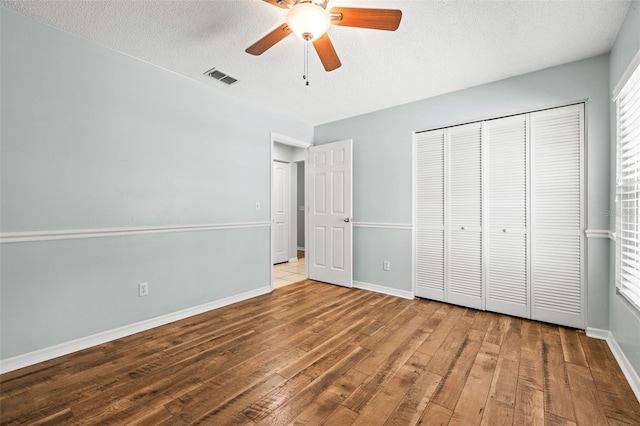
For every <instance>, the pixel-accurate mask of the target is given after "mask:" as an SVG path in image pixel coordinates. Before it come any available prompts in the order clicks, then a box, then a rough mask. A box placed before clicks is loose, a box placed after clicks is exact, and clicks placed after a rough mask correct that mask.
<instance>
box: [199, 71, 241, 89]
mask: <svg viewBox="0 0 640 426" xmlns="http://www.w3.org/2000/svg"><path fill="white" fill-rule="evenodd" d="M205 75H208V76H209V77H211V78H215V79H216V80H218V81H221V82H223V83H224V84H228V85H232V84H234V83H236V82H237V81H238V79H237V78H233V77H231V76H230V75H228V74H225V73H223V72H222V71H220V70H217V69H215V68H211V69H210V70H209V71H207V72H205Z"/></svg>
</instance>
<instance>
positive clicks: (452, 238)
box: [445, 123, 484, 309]
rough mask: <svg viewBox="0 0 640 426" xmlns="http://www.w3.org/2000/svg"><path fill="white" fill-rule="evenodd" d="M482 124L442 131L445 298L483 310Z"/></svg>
mask: <svg viewBox="0 0 640 426" xmlns="http://www.w3.org/2000/svg"><path fill="white" fill-rule="evenodd" d="M481 140H482V123H471V124H467V125H464V126H457V127H451V128H449V129H446V131H445V153H446V159H445V165H446V169H447V170H446V174H445V182H447V194H448V195H447V198H448V204H447V214H446V217H445V220H446V222H445V229H446V230H447V231H446V238H447V242H446V246H447V254H448V256H447V258H446V269H445V271H446V286H445V289H446V290H445V292H446V296H445V300H446V301H447V302H450V303H454V304H457V305H462V306H468V307H471V308H476V309H483V308H484V307H483V303H482V302H483V297H482V289H483V283H482V151H481Z"/></svg>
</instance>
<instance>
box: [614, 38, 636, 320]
mask: <svg viewBox="0 0 640 426" xmlns="http://www.w3.org/2000/svg"><path fill="white" fill-rule="evenodd" d="M613 95H614V96H613V101H614V102H615V111H616V195H615V196H616V198H615V203H616V211H615V218H616V221H615V222H616V223H615V226H616V232H615V236H616V238H615V239H616V257H615V265H616V270H615V285H616V293H617V294H619V295H621V296H622V297H624V299H625V300H627V301H628V302H629V303H630V304H631V305H632V306H633V307H634V308H635V309H636V310H637V311H639V312H640V50H639V51H638V53H637V54H636V55H635V57H634V59H633V60H632V61H631V63H630V64H629V67H628V68H627V70H626V71H625V73H624V74H623V76H622V78H621V79H620V81H619V82H618V84H617V85H616V87H615V89H614V91H613ZM629 129H632V131H631V134H630V133H629V131H628V130H629ZM630 169H631V171H629V170H630ZM625 170H626V171H625Z"/></svg>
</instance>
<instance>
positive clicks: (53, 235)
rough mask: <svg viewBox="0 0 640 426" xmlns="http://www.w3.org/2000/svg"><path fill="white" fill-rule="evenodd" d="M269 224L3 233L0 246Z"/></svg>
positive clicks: (212, 224)
mask: <svg viewBox="0 0 640 426" xmlns="http://www.w3.org/2000/svg"><path fill="white" fill-rule="evenodd" d="M268 226H271V222H269V221H263V222H238V223H208V224H197V225H169V226H139V227H130V228H97V229H66V230H59V231H26V232H4V233H2V234H0V244H10V243H28V242H37V241H56V240H75V239H82V238H102V237H120V236H127V235H139V234H163V233H169V232H193V231H211V230H216V229H242V228H262V227H268Z"/></svg>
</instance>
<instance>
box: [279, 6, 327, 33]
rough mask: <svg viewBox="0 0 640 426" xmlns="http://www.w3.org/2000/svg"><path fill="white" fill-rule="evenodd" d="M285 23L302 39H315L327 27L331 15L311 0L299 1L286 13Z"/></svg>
mask: <svg viewBox="0 0 640 426" xmlns="http://www.w3.org/2000/svg"><path fill="white" fill-rule="evenodd" d="M287 25H288V26H289V28H290V29H291V31H293V32H294V34H295V35H297V36H298V37H300V38H301V39H302V40H306V41H315V40H317V39H319V38H320V37H322V35H323V34H324V33H326V32H327V30H328V29H329V26H330V25H331V16H330V15H329V12H327V11H326V10H325V9H324V8H322V7H321V6H318V5H317V4H315V3H313V2H311V1H308V2H303V3H302V2H301V3H298V4H296V5H295V6H293V7H292V8H291V9H290V10H289V13H287Z"/></svg>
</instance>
